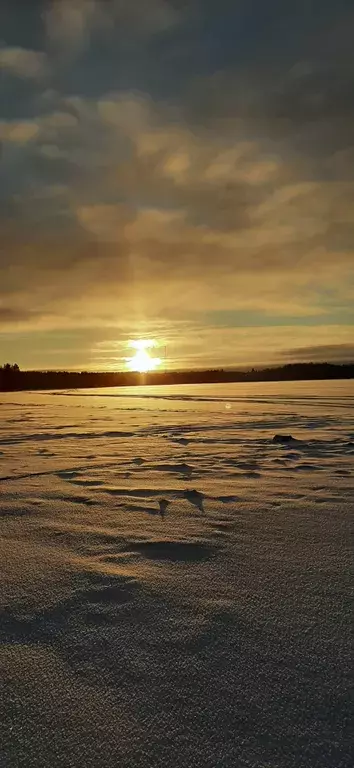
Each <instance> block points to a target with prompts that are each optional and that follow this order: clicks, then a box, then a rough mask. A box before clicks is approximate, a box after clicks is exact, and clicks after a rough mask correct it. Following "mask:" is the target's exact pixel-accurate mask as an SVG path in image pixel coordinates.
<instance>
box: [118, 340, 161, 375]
mask: <svg viewBox="0 0 354 768" xmlns="http://www.w3.org/2000/svg"><path fill="white" fill-rule="evenodd" d="M129 346H130V347H131V348H132V349H135V355H133V357H129V358H127V361H126V362H127V366H128V368H129V370H130V371H136V372H138V373H147V372H148V371H154V370H155V368H157V367H158V366H159V365H161V360H160V358H159V357H152V356H151V354H150V352H149V350H150V349H153V348H154V347H156V346H157V345H156V342H155V341H153V340H152V339H138V340H137V341H130V342H129Z"/></svg>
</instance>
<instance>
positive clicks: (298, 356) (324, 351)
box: [283, 344, 354, 363]
mask: <svg viewBox="0 0 354 768" xmlns="http://www.w3.org/2000/svg"><path fill="white" fill-rule="evenodd" d="M283 356H284V357H286V358H287V359H288V360H290V361H293V360H296V362H301V363H312V362H313V363H317V362H320V363H323V362H332V363H354V344H321V345H319V346H309V347H297V348H295V349H289V350H287V352H284V353H283Z"/></svg>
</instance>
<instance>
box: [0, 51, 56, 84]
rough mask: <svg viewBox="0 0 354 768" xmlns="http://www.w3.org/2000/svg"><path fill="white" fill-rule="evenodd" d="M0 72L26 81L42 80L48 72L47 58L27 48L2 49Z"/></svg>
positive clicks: (0, 52) (43, 54) (0, 53)
mask: <svg viewBox="0 0 354 768" xmlns="http://www.w3.org/2000/svg"><path fill="white" fill-rule="evenodd" d="M0 70H3V71H4V72H9V73H10V74H12V75H15V76H16V77H21V78H24V79H31V78H33V79H37V78H42V77H44V76H45V75H46V74H47V71H48V62H47V57H46V55H45V53H42V52H40V51H31V50H27V49H25V48H16V47H15V48H11V47H4V48H0Z"/></svg>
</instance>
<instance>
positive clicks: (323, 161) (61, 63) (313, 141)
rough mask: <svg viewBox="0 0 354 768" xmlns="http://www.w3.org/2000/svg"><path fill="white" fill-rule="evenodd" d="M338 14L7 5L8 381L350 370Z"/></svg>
mask: <svg viewBox="0 0 354 768" xmlns="http://www.w3.org/2000/svg"><path fill="white" fill-rule="evenodd" d="M353 39H354V6H353V2H352V0H336V2H334V0H311V1H310V0H267V1H265V0H188V2H187V1H184V0H149V1H147V0H54V1H53V2H49V1H47V2H45V1H44V0H41V1H40V0H32V1H31V2H28V0H26V1H25V0H23V2H21V0H2V2H1V7H0V363H2V362H3V363H4V362H6V361H10V362H17V363H18V364H19V365H20V367H21V368H32V369H33V368H46V369H53V368H54V369H58V368H61V369H62V368H68V369H80V370H84V369H85V370H92V369H97V370H100V369H107V370H111V369H116V368H118V369H121V368H124V366H125V362H124V361H125V358H126V356H127V355H129V352H128V351H127V344H128V341H129V340H130V339H139V338H146V339H156V341H157V343H158V345H160V347H161V354H160V356H162V357H163V359H166V365H167V366H168V367H171V368H173V367H174V368H186V367H188V368H189V367H197V368H200V367H219V366H220V367H221V366H235V367H238V366H242V367H244V366H252V367H254V366H263V365H274V364H282V363H288V362H295V361H305V362H308V361H319V360H328V361H335V362H346V361H354V49H353V43H352V41H353Z"/></svg>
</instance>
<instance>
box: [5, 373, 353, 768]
mask: <svg viewBox="0 0 354 768" xmlns="http://www.w3.org/2000/svg"><path fill="white" fill-rule="evenodd" d="M275 435H287V436H289V435H291V436H292V437H293V438H294V439H293V440H290V441H289V440H285V441H282V440H280V441H279V442H274V440H273V437H274V436H275ZM353 508H354V385H353V382H352V381H326V382H284V383H250V384H247V385H245V384H232V385H229V384H227V385H223V384H220V385H202V386H201V385H195V386H187V385H185V386H178V387H172V386H171V387H146V388H139V389H138V388H134V389H100V390H82V391H68V392H38V393H35V392H30V393H28V392H21V393H17V392H15V393H13V392H12V393H0V511H1V570H0V579H1V582H0V597H1V609H2V618H1V624H0V629H1V641H2V644H1V652H0V667H1V679H2V680H3V681H4V684H3V687H2V692H1V693H0V700H1V713H0V720H1V723H2V726H1V727H2V729H3V732H2V737H1V743H2V745H3V748H4V754H5V761H4V765H5V766H6V768H18V767H21V768H22V766H23V768H29V767H31V768H32V766H35V767H36V768H37V767H38V768H39V767H40V768H46V767H47V766H50V767H51V768H57V767H58V768H59V767H60V768H91V767H92V768H117V766H119V768H121V767H122V768H125V767H127V766H133V767H134V768H135V766H136V767H137V768H152V767H155V766H156V767H159V768H160V767H161V768H162V766H164V768H165V766H178V767H179V766H180V767H181V768H182V766H183V768H187V767H188V766H193V768H215V767H217V768H224V767H225V768H226V767H229V766H230V768H231V767H232V768H238V767H239V768H243V767H246V766H247V767H252V768H253V767H254V768H258V767H259V768H305V766H306V767H308V768H315V767H316V768H325V767H329V766H330V767H331V768H347V767H348V768H349V766H351V759H350V737H349V691H350V664H351V662H350V639H351V637H350V623H351V597H350V586H351V561H352V554H351V548H350V518H351V517H352V513H353Z"/></svg>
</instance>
